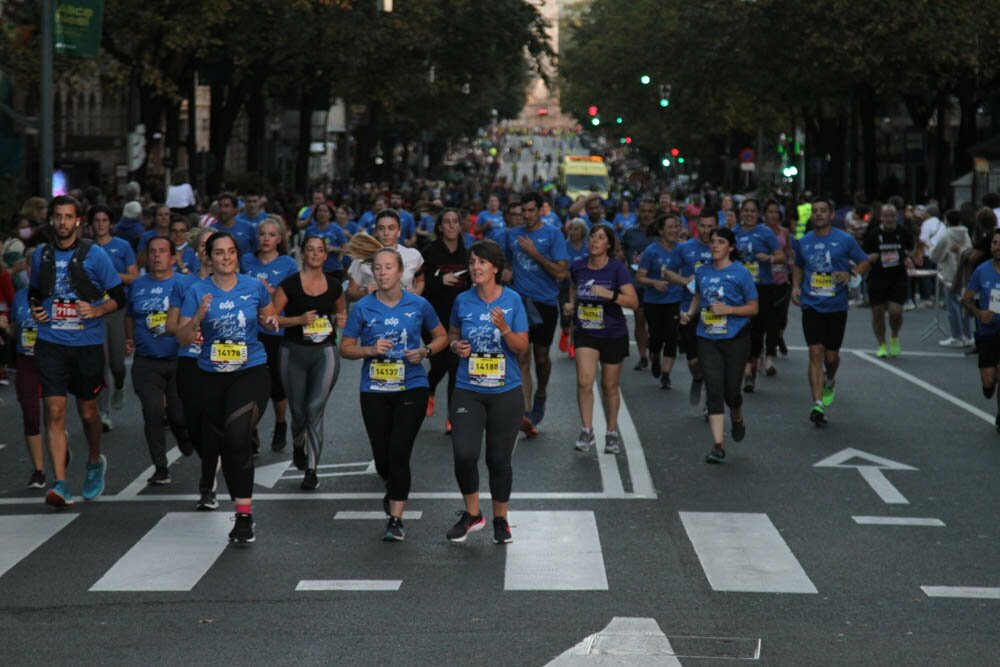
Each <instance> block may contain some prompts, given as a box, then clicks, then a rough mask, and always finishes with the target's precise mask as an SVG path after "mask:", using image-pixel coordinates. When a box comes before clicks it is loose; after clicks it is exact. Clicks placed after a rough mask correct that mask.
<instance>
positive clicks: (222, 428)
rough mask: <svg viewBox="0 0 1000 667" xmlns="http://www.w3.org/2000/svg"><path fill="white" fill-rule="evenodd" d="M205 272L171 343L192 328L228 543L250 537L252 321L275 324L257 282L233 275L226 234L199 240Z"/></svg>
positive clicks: (258, 404)
mask: <svg viewBox="0 0 1000 667" xmlns="http://www.w3.org/2000/svg"><path fill="white" fill-rule="evenodd" d="M206 251H207V254H208V260H209V262H210V263H211V270H212V275H211V276H209V277H208V278H206V279H205V280H202V281H199V282H196V283H194V284H193V285H192V286H191V287H190V289H188V291H187V292H186V293H185V295H184V303H183V305H182V306H181V313H180V322H179V324H178V331H177V342H178V343H179V344H180V345H182V346H186V345H191V344H192V343H194V342H195V340H196V339H197V337H198V334H199V332H200V333H201V337H202V339H203V342H202V344H201V353H200V354H199V356H198V368H199V369H200V370H201V375H200V380H201V382H200V387H199V390H200V392H199V393H200V396H199V399H200V401H201V407H202V409H203V411H204V412H203V414H204V419H203V422H202V434H201V436H202V438H203V439H204V440H206V441H209V442H210V443H211V445H212V446H216V447H217V448H218V451H219V453H220V454H221V456H222V473H223V475H224V476H225V478H226V486H227V487H228V488H229V493H230V495H231V496H232V497H233V500H234V501H235V503H236V525H235V526H234V528H233V530H232V531H231V532H230V533H229V540H230V541H231V542H239V543H248V542H253V541H254V539H255V536H254V521H253V509H252V505H253V453H252V445H251V434H252V432H253V429H254V426H256V425H257V421H258V420H259V419H260V415H261V413H262V412H263V411H264V408H265V407H267V397H268V396H269V395H270V391H271V389H270V376H269V374H268V371H267V352H265V351H264V345H263V344H262V343H261V342H260V340H258V338H257V333H258V330H259V329H260V327H259V326H258V320H259V321H260V322H262V323H264V325H265V326H268V327H270V328H271V329H276V328H277V325H278V322H277V318H276V317H275V314H274V309H273V308H272V307H271V295H270V294H269V293H268V290H267V287H265V285H264V283H262V282H261V281H259V280H257V279H256V278H250V277H249V276H244V275H240V273H239V248H238V246H237V245H236V239H235V238H234V237H233V235H232V234H230V233H228V232H216V233H214V234H212V235H211V236H210V237H209V238H208V242H207V244H206Z"/></svg>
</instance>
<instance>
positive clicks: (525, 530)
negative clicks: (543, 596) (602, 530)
mask: <svg viewBox="0 0 1000 667" xmlns="http://www.w3.org/2000/svg"><path fill="white" fill-rule="evenodd" d="M508 519H509V521H510V526H511V533H512V535H513V537H514V542H513V543H511V544H508V545H507V546H506V549H507V563H506V568H505V571H504V590H508V591H606V590H608V577H607V574H606V572H605V570H604V555H603V553H602V552H601V538H600V535H599V534H598V532H597V519H596V518H595V517H594V513H593V512H588V511H582V512H579V511H578V512H517V513H513V512H512V513H511V515H510V517H508ZM486 530H490V527H489V526H488V527H487V528H486Z"/></svg>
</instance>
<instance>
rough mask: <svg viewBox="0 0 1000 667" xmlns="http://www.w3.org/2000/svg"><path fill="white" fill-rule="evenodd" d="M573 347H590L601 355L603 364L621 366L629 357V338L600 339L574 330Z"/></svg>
mask: <svg viewBox="0 0 1000 667" xmlns="http://www.w3.org/2000/svg"><path fill="white" fill-rule="evenodd" d="M573 346H574V347H576V348H577V349H579V348H581V347H589V348H591V349H594V350H597V351H598V352H599V353H600V360H601V363H602V364H620V363H621V362H623V361H624V360H625V357H627V356H628V346H629V340H628V336H627V335H626V336H619V337H618V338H598V337H597V336H591V335H590V334H588V333H586V332H583V331H581V330H580V329H574V330H573Z"/></svg>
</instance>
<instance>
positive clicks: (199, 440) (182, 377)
mask: <svg viewBox="0 0 1000 667" xmlns="http://www.w3.org/2000/svg"><path fill="white" fill-rule="evenodd" d="M201 391H202V390H201V369H199V368H198V360H197V359H192V358H191V357H177V393H178V394H179V395H180V397H181V405H182V406H183V408H184V426H185V430H186V431H187V434H188V438H189V439H190V440H191V445H192V446H193V447H194V451H196V452H198V457H199V458H200V459H201V479H200V481H199V482H198V489H199V490H200V491H212V490H213V489H215V473H216V472H217V471H218V469H219V450H218V449H217V448H216V443H215V440H214V439H209V440H206V439H205V438H203V437H202V418H203V415H202V403H201Z"/></svg>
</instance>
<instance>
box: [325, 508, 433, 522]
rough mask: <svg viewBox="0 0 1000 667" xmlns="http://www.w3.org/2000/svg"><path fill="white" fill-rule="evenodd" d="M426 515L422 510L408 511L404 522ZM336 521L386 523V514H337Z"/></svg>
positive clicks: (335, 515) (404, 516)
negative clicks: (374, 521) (375, 521)
mask: <svg viewBox="0 0 1000 667" xmlns="http://www.w3.org/2000/svg"><path fill="white" fill-rule="evenodd" d="M423 515H424V513H423V512H422V511H421V510H406V513H405V514H404V515H403V520H404V521H416V520H417V519H419V518H421V517H422V516H423ZM333 518H334V520H338V519H339V520H345V521H369V520H378V521H385V514H384V513H382V512H347V511H343V512H337V513H336V514H334V515H333Z"/></svg>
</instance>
